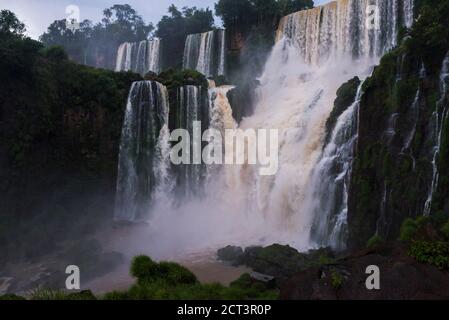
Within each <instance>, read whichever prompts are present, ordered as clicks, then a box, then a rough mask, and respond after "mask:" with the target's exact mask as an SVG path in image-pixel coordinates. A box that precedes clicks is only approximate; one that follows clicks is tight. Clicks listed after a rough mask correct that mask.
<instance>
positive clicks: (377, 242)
mask: <svg viewBox="0 0 449 320" xmlns="http://www.w3.org/2000/svg"><path fill="white" fill-rule="evenodd" d="M384 243H385V239H384V238H382V237H381V236H379V235H377V234H376V235H374V236H372V237H371V238H370V239H369V240H368V242H367V244H366V247H367V248H369V249H374V248H377V247H379V246H381V245H382V244H384Z"/></svg>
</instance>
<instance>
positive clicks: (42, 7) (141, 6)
mask: <svg viewBox="0 0 449 320" xmlns="http://www.w3.org/2000/svg"><path fill="white" fill-rule="evenodd" d="M216 1H217V0H0V10H2V9H8V10H11V11H13V12H14V13H15V14H16V15H17V16H18V17H19V19H20V20H21V21H23V22H25V24H26V26H27V30H28V35H29V36H30V37H32V38H34V39H37V38H38V37H39V36H40V35H41V34H43V33H44V32H45V30H46V29H47V27H48V26H49V25H50V24H51V23H52V22H53V21H55V20H60V19H64V18H67V17H68V14H66V8H67V7H68V6H70V5H75V6H78V8H79V11H80V12H79V17H80V20H81V21H82V20H84V19H89V20H92V21H93V22H98V21H100V20H101V18H102V15H103V9H105V8H108V7H111V6H112V5H114V4H123V3H128V4H130V5H131V6H132V7H133V8H134V9H136V10H137V12H138V13H139V14H140V15H141V16H142V17H143V18H144V20H145V21H146V22H147V23H148V22H153V24H155V25H156V24H157V22H159V20H160V19H161V17H162V16H163V15H164V14H166V13H167V8H168V6H169V5H170V4H172V3H173V4H175V5H176V6H177V7H179V8H182V7H184V6H189V7H192V6H196V7H198V8H207V7H209V8H210V9H212V10H213V9H214V3H215V2H216ZM326 2H329V0H315V4H323V3H326ZM220 23H221V22H220V21H219V20H217V24H220Z"/></svg>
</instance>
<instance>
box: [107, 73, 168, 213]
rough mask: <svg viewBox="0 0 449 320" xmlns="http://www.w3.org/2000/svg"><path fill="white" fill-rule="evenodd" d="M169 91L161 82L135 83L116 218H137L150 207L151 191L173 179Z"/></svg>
mask: <svg viewBox="0 0 449 320" xmlns="http://www.w3.org/2000/svg"><path fill="white" fill-rule="evenodd" d="M168 115H169V106H168V93H167V89H166V88H165V87H164V86H163V85H162V84H160V83H158V82H153V81H140V82H134V83H133V85H132V87H131V90H130V93H129V97H128V103H127V106H126V112H125V118H124V123H123V129H122V137H121V142H120V155H119V167H118V177H117V193H116V209H115V219H117V220H124V221H135V220H138V219H140V218H142V217H144V216H145V215H146V213H147V212H148V211H149V210H150V208H151V200H152V194H153V192H154V191H155V190H161V189H162V188H164V185H165V184H166V183H167V182H168V181H170V177H169V176H168V175H169V158H168V155H169V154H168V151H167V150H168V149H169V144H168V143H169V139H168Z"/></svg>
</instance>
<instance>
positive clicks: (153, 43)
mask: <svg viewBox="0 0 449 320" xmlns="http://www.w3.org/2000/svg"><path fill="white" fill-rule="evenodd" d="M160 51H161V41H160V39H158V38H154V39H153V40H143V41H140V42H134V43H129V42H125V43H122V44H121V45H120V46H119V48H118V51H117V61H116V64H115V71H117V72H119V71H134V72H136V73H140V74H141V75H145V74H146V73H148V72H150V71H151V72H155V73H159V71H160V53H161V52H160Z"/></svg>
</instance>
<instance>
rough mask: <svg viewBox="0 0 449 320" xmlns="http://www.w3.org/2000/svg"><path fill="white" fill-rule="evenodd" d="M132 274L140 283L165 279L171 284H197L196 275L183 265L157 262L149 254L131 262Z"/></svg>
mask: <svg viewBox="0 0 449 320" xmlns="http://www.w3.org/2000/svg"><path fill="white" fill-rule="evenodd" d="M131 275H132V276H133V277H135V278H137V281H138V283H139V284H146V283H151V282H156V281H158V280H163V281H165V282H166V283H168V284H170V285H177V284H196V283H197V282H198V280H197V279H196V277H195V275H194V274H193V273H192V272H190V271H189V270H188V269H186V268H184V267H183V266H181V265H179V264H176V263H172V262H165V261H163V262H160V263H155V262H154V261H153V260H151V258H149V257H147V256H137V257H135V258H134V259H133V262H132V264H131Z"/></svg>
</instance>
